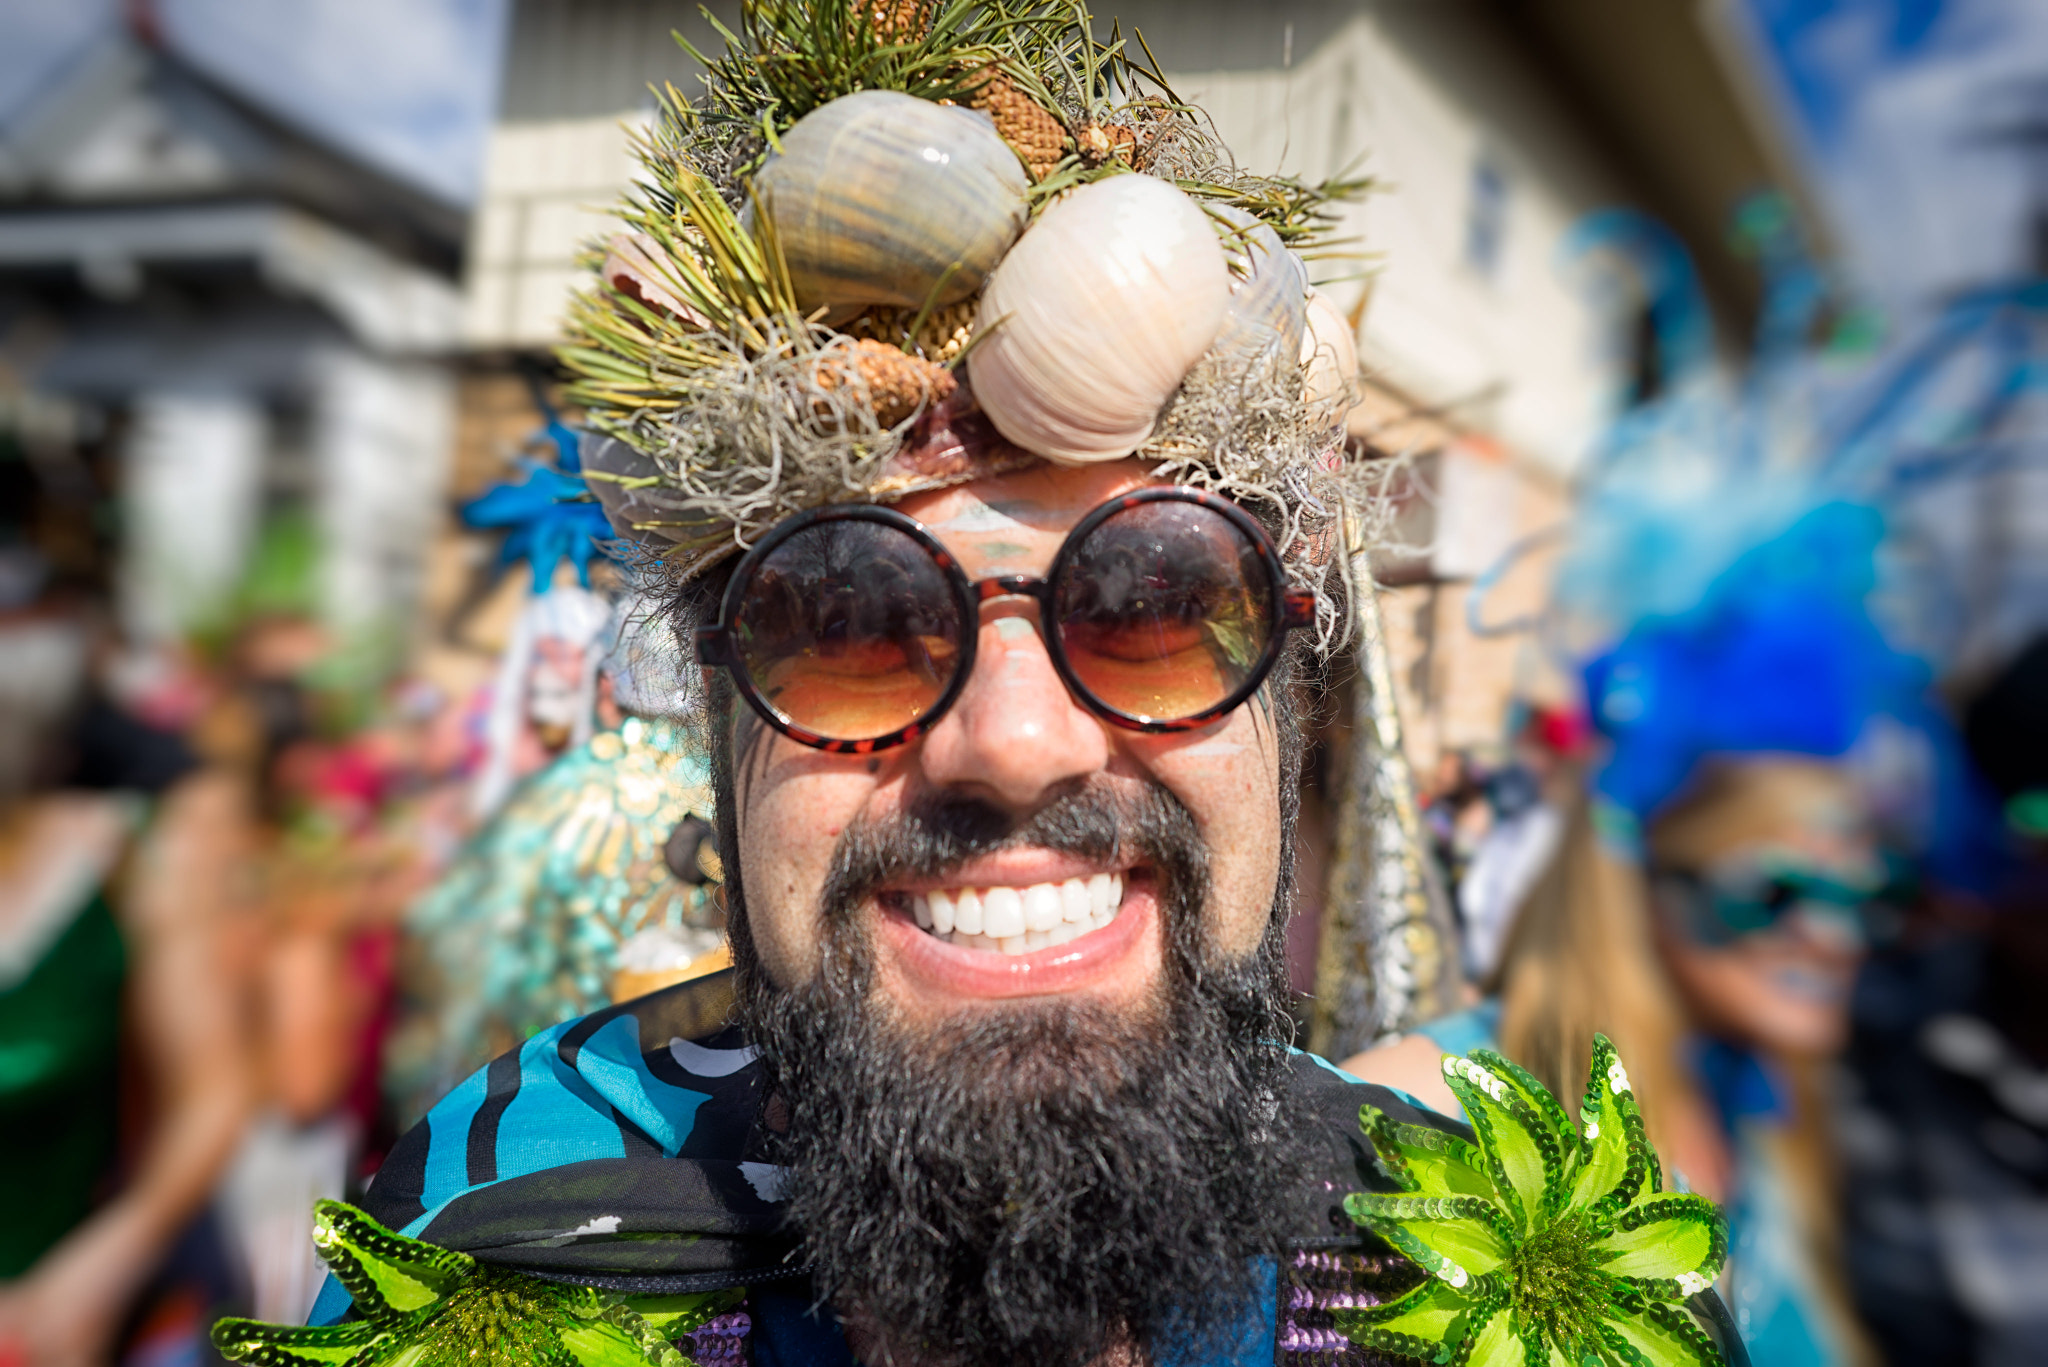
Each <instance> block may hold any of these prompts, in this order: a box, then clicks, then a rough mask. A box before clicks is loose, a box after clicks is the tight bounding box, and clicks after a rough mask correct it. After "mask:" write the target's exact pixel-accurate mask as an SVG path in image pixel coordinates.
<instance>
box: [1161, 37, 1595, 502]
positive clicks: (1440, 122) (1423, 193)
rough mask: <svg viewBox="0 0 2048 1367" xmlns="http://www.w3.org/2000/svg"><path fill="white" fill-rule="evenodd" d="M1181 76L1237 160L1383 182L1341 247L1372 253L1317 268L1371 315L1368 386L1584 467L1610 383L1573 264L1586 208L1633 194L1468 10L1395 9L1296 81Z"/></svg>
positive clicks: (1338, 294) (1349, 213)
mask: <svg viewBox="0 0 2048 1367" xmlns="http://www.w3.org/2000/svg"><path fill="white" fill-rule="evenodd" d="M1171 79H1172V81H1173V84H1174V88H1175V90H1176V91H1177V92H1178V93H1179V94H1180V95H1181V96H1182V97H1183V98H1185V99H1187V100H1189V101H1191V102H1193V103H1195V104H1198V105H1201V106H1202V107H1203V108H1205V109H1207V110H1208V111H1209V114H1210V116H1211V118H1213V119H1214V120H1215V123H1216V128H1217V131H1218V132H1219V133H1221V134H1222V136H1223V138H1224V141H1225V142H1227V143H1228V144H1229V145H1230V147H1231V149H1232V151H1233V152H1235V153H1236V155H1237V158H1238V161H1239V163H1240V164H1241V165H1243V166H1245V167H1247V168H1250V169H1253V170H1260V171H1267V170H1272V171H1286V172H1291V173H1293V174H1296V175H1300V176H1303V177H1304V178H1308V179H1320V178H1322V177H1325V176H1333V175H1339V174H1345V173H1350V174H1359V173H1364V174H1368V175H1370V176H1372V177H1373V178H1374V179H1375V181H1376V182H1377V183H1378V184H1377V188H1376V189H1375V191H1374V193H1372V194H1371V195H1369V196H1368V197H1367V198H1366V199H1365V200H1364V201H1363V202H1362V203H1360V204H1357V205H1353V206H1351V207H1349V208H1348V209H1347V210H1346V211H1345V215H1344V232H1343V234H1342V235H1343V236H1350V237H1357V238H1359V239H1360V241H1359V243H1358V244H1356V245H1357V247H1358V248H1362V249H1363V250H1364V251H1365V252H1366V253H1368V256H1367V259H1366V260H1364V261H1362V262H1359V261H1350V262H1346V261H1324V262H1317V263H1312V269H1311V277H1312V278H1315V279H1317V280H1319V281H1328V282H1330V283H1327V284H1326V285H1325V286H1324V288H1325V289H1326V290H1327V291H1328V292H1329V293H1330V294H1332V295H1333V296H1334V297H1335V298H1336V299H1337V301H1338V302H1339V303H1340V304H1341V305H1342V306H1343V307H1344V308H1345V309H1346V311H1347V312H1351V313H1353V315H1354V316H1358V317H1360V318H1361V328H1360V355H1361V358H1362V359H1363V361H1364V363H1365V365H1366V367H1367V369H1368V371H1369V372H1372V373H1376V374H1377V375H1378V376H1379V377H1380V378H1382V379H1384V380H1385V381H1387V382H1388V383H1389V384H1391V385H1392V386H1393V387H1395V388H1396V389H1398V390H1400V391H1401V392H1403V393H1405V394H1408V395H1410V396H1411V397H1414V398H1416V399H1419V400H1421V401H1422V402H1424V403H1425V404H1430V405H1437V404H1448V405H1457V406H1458V408H1457V411H1456V412H1455V413H1454V415H1453V416H1456V417H1458V418H1461V419H1463V420H1465V421H1467V422H1470V423H1473V424H1475V425H1476V426H1478V427H1480V428H1481V429H1483V430H1487V431H1490V432H1492V433H1493V435H1495V436H1497V437H1499V438H1500V439H1501V440H1502V441H1504V442H1505V443H1506V444H1507V445H1508V446H1509V447H1510V448H1512V449H1513V450H1515V451H1516V452H1517V453H1519V454H1521V455H1524V456H1527V457H1530V458H1533V459H1535V460H1537V461H1539V462H1540V463H1542V464H1543V465H1545V466H1547V467H1549V468H1550V469H1552V470H1556V471H1564V470H1568V469H1569V468H1570V467H1571V466H1572V465H1573V464H1574V463H1575V461H1576V460H1577V458H1578V456H1579V454H1580V452H1581V451H1583V450H1584V449H1585V445H1586V442H1587V440H1588V438H1589V437H1590V435H1591V434H1592V432H1593V430H1594V429H1595V427H1596V426H1597V424H1598V422H1599V420H1600V418H1601V417H1602V415H1603V414H1604V412H1605V410H1606V405H1607V402H1608V399H1609V396H1610V394H1611V392H1612V374H1613V372H1612V367H1611V366H1610V365H1609V364H1608V362H1607V361H1606V359H1605V358H1604V350H1605V337H1606V330H1605V328H1604V326H1603V323H1602V320H1601V318H1600V317H1599V315H1598V313H1597V311H1596V310H1595V309H1594V308H1593V307H1592V306H1591V305H1590V303H1589V301H1588V299H1587V298H1586V297H1585V296H1583V295H1582V294H1581V293H1579V292H1578V291H1577V290H1576V289H1575V288H1574V286H1573V284H1572V282H1571V280H1570V279H1569V278H1568V273H1567V271H1566V270H1565V269H1564V265H1565V263H1564V262H1563V260H1562V257H1561V250H1562V246H1563V243H1564V239H1565V235H1566V233H1567V232H1568V230H1569V229H1570V227H1571V225H1572V224H1573V223H1574V222H1575V221H1576V220H1577V219H1578V218H1579V217H1580V216H1581V215H1582V214H1584V213H1586V212H1587V211H1588V210H1591V209H1593V208H1596V207H1599V206H1601V205H1603V204H1609V203H1613V202H1615V200H1616V199H1617V198H1618V196H1617V195H1616V194H1615V193H1614V191H1613V188H1612V187H1611V186H1610V185H1608V184H1607V183H1606V181H1605V179H1604V178H1603V177H1602V176H1601V174H1600V173H1599V170H1598V167H1597V163H1596V162H1595V161H1594V159H1593V158H1592V157H1591V156H1590V155H1589V154H1588V153H1587V152H1586V151H1585V150H1584V149H1582V148H1581V147H1579V146H1577V145H1576V144H1575V141H1574V139H1573V138H1572V137H1571V136H1570V135H1569V134H1568V132H1567V131H1566V130H1565V129H1564V128H1563V127H1562V125H1561V123H1560V121H1559V120H1558V119H1557V118H1556V117H1555V116H1554V114H1553V113H1552V112H1551V111H1550V110H1549V108H1548V107H1547V104H1546V102H1545V101H1544V100H1543V99H1542V98H1541V96H1540V93H1539V92H1537V91H1535V90H1533V89H1531V88H1529V87H1528V85H1527V84H1526V83H1525V82H1523V81H1521V80H1519V79H1518V78H1517V73H1516V71H1515V69H1514V67H1513V64H1512V63H1511V62H1509V61H1508V60H1506V58H1505V57H1504V55H1503V54H1501V53H1499V52H1498V51H1496V50H1494V48H1493V45H1492V43H1491V42H1490V40H1489V35H1488V34H1486V33H1485V32H1484V31H1483V30H1481V29H1478V28H1477V27H1475V26H1473V25H1471V24H1469V23H1466V22H1463V21H1462V20H1461V19H1460V18H1459V15H1458V12H1457V8H1456V7H1455V6H1444V7H1441V8H1438V7H1422V6H1388V7H1384V9H1383V10H1381V11H1378V12H1368V13H1364V14H1361V15H1360V16H1359V17H1358V18H1357V19H1355V20H1354V21H1352V22H1351V23H1350V24H1349V25H1347V26H1346V27H1344V28H1343V29H1341V30H1339V31H1338V32H1337V33H1336V34H1335V35H1334V36H1333V37H1332V38H1330V39H1329V40H1328V41H1327V42H1325V43H1324V44H1323V45H1322V46H1321V47H1320V48H1318V49H1317V50H1316V51H1315V52H1314V53H1312V54H1310V55H1309V56H1308V57H1307V58H1306V59H1305V60H1302V61H1299V62H1297V63H1296V64H1295V65H1294V66H1293V67H1292V68H1291V69H1289V70H1285V71H1254V72H1216V73H1201V72H1190V73H1175V74H1173V75H1172V77H1171ZM1481 165H1485V166H1487V167H1490V168H1491V169H1492V172H1493V174H1494V175H1495V176H1496V177H1497V178H1498V181H1499V183H1500V184H1501V186H1502V194H1501V196H1500V198H1499V199H1498V201H1497V203H1498V205H1499V210H1500V212H1499V215H1498V224H1499V236H1498V248H1497V253H1496V255H1495V257H1494V259H1493V263H1492V267H1491V269H1490V270H1488V269H1484V268H1482V266H1481V264H1479V263H1477V262H1475V261H1474V260H1473V259H1472V256H1471V253H1470V251H1469V249H1468V239H1469V237H1470V234H1471V231H1472V228H1473V217H1474V212H1475V203H1474V200H1475V188H1474V187H1475V179H1476V177H1477V175H1478V168H1479V167H1480V166H1481ZM1361 276H1362V278H1360V277H1361ZM1344 277H1350V278H1344Z"/></svg>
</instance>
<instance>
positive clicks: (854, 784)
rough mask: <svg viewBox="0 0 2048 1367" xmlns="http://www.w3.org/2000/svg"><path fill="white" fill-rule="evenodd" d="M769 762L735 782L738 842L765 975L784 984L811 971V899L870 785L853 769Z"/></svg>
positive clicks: (814, 912) (814, 913)
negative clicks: (785, 768)
mask: <svg viewBox="0 0 2048 1367" xmlns="http://www.w3.org/2000/svg"><path fill="white" fill-rule="evenodd" d="M803 758H808V756H805V757H803ZM775 770H776V766H775V764H774V763H773V762H772V761H771V762H770V763H769V764H768V765H767V766H766V767H765V772H763V771H756V782H754V783H753V784H751V785H746V784H744V783H743V784H742V788H741V793H740V800H739V813H740V820H739V843H740V859H741V861H742V862H741V869H742V872H743V874H744V879H745V888H746V897H747V917H748V921H749V924H750V925H751V926H752V929H753V935H754V943H755V947H756V949H757V950H758V951H759V953H760V955H761V959H762V962H763V964H764V965H765V966H766V968H767V969H768V973H769V976H770V977H771V978H773V979H774V980H775V982H776V983H777V984H778V985H779V986H784V987H787V986H790V985H792V984H794V983H798V982H802V981H806V980H808V979H809V978H810V977H811V975H812V974H813V973H815V972H816V971H817V967H818V961H819V956H820V953H821V949H820V944H821V935H820V927H819V924H818V916H819V901H820V894H821V893H822V891H823V889H824V886H825V880H826V876H827V875H828V874H829V873H830V872H831V868H832V854H833V850H834V849H835V848H836V846H837V844H838V841H839V836H840V834H841V832H843V831H844V830H845V829H846V824H847V822H849V821H851V820H852V819H853V817H854V815H855V814H856V813H858V812H859V810H860V807H861V803H862V801H863V800H864V799H865V797H866V795H867V792H868V791H869V790H870V789H871V786H872V785H871V784H869V783H868V782H867V781H866V780H865V779H864V777H861V776H855V775H840V774H834V775H825V774H817V773H809V774H799V775H797V776H788V777H778V776H777V774H776V772H775Z"/></svg>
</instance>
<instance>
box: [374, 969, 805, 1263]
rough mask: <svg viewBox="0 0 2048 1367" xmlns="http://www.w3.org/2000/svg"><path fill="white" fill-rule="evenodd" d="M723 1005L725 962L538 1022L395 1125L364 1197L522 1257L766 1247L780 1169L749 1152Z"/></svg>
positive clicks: (747, 1088)
mask: <svg viewBox="0 0 2048 1367" xmlns="http://www.w3.org/2000/svg"><path fill="white" fill-rule="evenodd" d="M731 1006H732V984H731V974H730V973H729V972H728V973H721V974H714V975H712V976H710V977H706V978H700V979H696V980H694V981H691V982H687V983H682V984H679V985H677V986H675V987H671V988H668V989H665V990H663V991H661V992H657V993H653V994H651V995H649V996H646V997H642V998H639V999H637V1000H634V1001H630V1002H624V1003H621V1004H619V1005H617V1006H612V1007H608V1008H606V1009H605V1010H602V1011H598V1012H594V1013H592V1014H591V1015H588V1016H584V1017H582V1018H580V1019H578V1020H573V1021H568V1022H565V1023H563V1024H561V1025H556V1026H553V1027H550V1028H549V1029H547V1030H543V1031H541V1032H540V1033H539V1034H537V1035H535V1036H534V1037H533V1038H531V1039H529V1040H528V1041H526V1043H525V1044H523V1045H521V1046H520V1047H519V1048H518V1049H516V1050H513V1051H511V1052H510V1053H507V1054H504V1055H502V1056H500V1057H499V1058H496V1059H494V1060H492V1061H491V1063H490V1064H488V1065H487V1066H485V1067H484V1068H482V1069H480V1070H479V1071H478V1072H476V1073H474V1074H472V1075H471V1076H470V1077H469V1078H467V1079H466V1080H464V1081H463V1082H462V1083H461V1084H460V1085H458V1086H457V1087H456V1088H455V1089H454V1090H453V1091H451V1092H449V1094H448V1095H447V1096H445V1097H443V1098H442V1099H441V1100H440V1102H439V1103H437V1104H436V1105H435V1106H434V1107H433V1109H432V1110H431V1111H429V1112H428V1114H427V1117H426V1119H424V1120H422V1121H421V1122H420V1123H419V1124H418V1125H417V1126H415V1127H414V1128H413V1129H412V1130H410V1131H409V1132H407V1134H406V1135H405V1137H404V1138H402V1139H401V1140H400V1141H399V1143H398V1144H397V1146H396V1147H394V1148H393V1150H392V1152H391V1155H390V1157H389V1158H388V1159H387V1160H386V1161H385V1163H384V1166H383V1168H382V1169H380V1170H379V1172H378V1174H377V1177H376V1180H375V1181H374V1182H373V1183H372V1184H371V1187H370V1190H369V1191H368V1192H367V1193H366V1195H365V1199H364V1202H363V1205H364V1208H365V1210H367V1211H368V1213H369V1214H370V1215H372V1216H373V1217H375V1218H376V1219H377V1220H378V1221H380V1222H381V1223H383V1224H385V1225H386V1226H388V1227H390V1228H392V1229H394V1230H398V1231H400V1232H402V1233H406V1234H409V1235H413V1236H416V1237H420V1238H424V1239H426V1240H428V1241H429V1242H432V1243H435V1244H439V1245H441V1246H442V1247H446V1248H455V1249H459V1250H461V1251H463V1252H467V1253H471V1254H474V1255H476V1256H477V1257H479V1258H482V1259H484V1260H485V1261H489V1262H499V1263H504V1264H507V1265H511V1266H517V1267H523V1268H533V1269H540V1270H553V1271H561V1272H572V1273H573V1272H578V1271H596V1270H599V1269H602V1270H603V1271H604V1272H605V1273H606V1274H607V1275H608V1276H646V1277H654V1278H670V1277H679V1276H687V1277H700V1276H710V1277H712V1279H713V1280H717V1279H721V1278H725V1277H728V1276H730V1275H731V1274H733V1273H736V1272H739V1271H741V1270H744V1269H747V1268H752V1267H758V1266H760V1265H761V1264H762V1262H763V1261H764V1260H766V1261H771V1262H772V1261H773V1260H774V1259H775V1258H777V1257H779V1256H780V1253H781V1252H782V1251H784V1250H783V1249H782V1247H781V1243H782V1240H781V1238H780V1236H779V1231H780V1226H781V1222H782V1216H781V1208H780V1204H779V1201H780V1170H779V1169H776V1168H774V1167H773V1166H772V1165H771V1164H769V1163H767V1162H766V1161H764V1160H763V1158H762V1156H761V1155H760V1154H759V1153H758V1152H757V1150H758V1142H757V1136H756V1134H755V1130H754V1126H755V1121H756V1119H757V1117H758V1114H759V1110H760V1096H759V1088H760V1068H759V1066H758V1064H757V1063H756V1060H755V1053H754V1050H753V1048H752V1047H751V1045H749V1043H748V1042H747V1040H746V1037H745V1036H744V1034H743V1033H742V1032H741V1031H740V1030H739V1029H738V1027H736V1026H733V1025H731V1024H729V1023H728V1018H729V1016H730V1013H731ZM771 1244H772V1245H775V1247H774V1248H772V1249H771V1248H770V1247H769V1245H771ZM678 1289H680V1288H678Z"/></svg>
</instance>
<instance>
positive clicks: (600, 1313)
mask: <svg viewBox="0 0 2048 1367" xmlns="http://www.w3.org/2000/svg"><path fill="white" fill-rule="evenodd" d="M313 1245H314V1247H315V1248H316V1249H318V1250H319V1253H320V1257H321V1258H322V1259H323V1260H324V1261H325V1262H326V1263H327V1266H328V1267H329V1269H331V1270H332V1271H333V1273H334V1276H335V1279H336V1280H338V1281H339V1282H340V1283H341V1284H342V1286H343V1287H344V1288H346V1289H347V1291H348V1293H349V1295H350V1296H351V1297H353V1298H354V1300H355V1304H356V1309H357V1310H359V1311H360V1312H361V1313H362V1318H361V1319H358V1320H351V1321H349V1322H347V1323H343V1324H336V1325H326V1326H288V1325H282V1324H265V1323H262V1322H261V1321H258V1320H245V1319H224V1320H222V1321H220V1322H219V1323H218V1324H216V1325H214V1327H213V1342H214V1346H215V1347H216V1348H218V1349H219V1350H220V1354H221V1356H222V1357H224V1358H226V1359H228V1360H229V1361H230V1362H249V1363H254V1364H256V1365H257V1367H386V1365H387V1364H390V1365H391V1367H527V1364H534V1365H535V1367H688V1364H689V1359H688V1358H686V1357H684V1356H683V1355H682V1353H681V1352H679V1351H677V1349H676V1347H675V1345H674V1344H673V1343H671V1342H670V1341H669V1340H670V1339H672V1338H675V1337H677V1336H679V1335H682V1334H685V1333H688V1332H689V1331H690V1330H692V1329H694V1328H696V1327H697V1326H698V1325H700V1324H702V1323H704V1322H705V1321H706V1320H708V1319H710V1318H711V1317H712V1316H713V1315H716V1314H718V1313H720V1312H721V1311H722V1310H724V1309H726V1308H727V1306H728V1305H730V1304H731V1303H732V1302H734V1301H736V1300H737V1299H738V1297H739V1293H738V1292H710V1293H707V1294H703V1295H695V1296H663V1297H640V1298H634V1299H632V1300H631V1302H630V1303H629V1302H628V1301H627V1300H626V1299H624V1298H621V1297H616V1296H607V1295H605V1294H604V1293H603V1292H601V1291H597V1290H594V1289H592V1288H590V1287H587V1286H566V1285H562V1284H559V1283H556V1282H545V1281H541V1280H539V1279H537V1278H534V1277H525V1276H521V1275H520V1274H519V1273H516V1272H509V1271H506V1270H504V1269H502V1268H494V1267H489V1266H486V1265H484V1264H482V1263H479V1262H478V1261H477V1260H476V1259H474V1258H472V1257H470V1256H469V1255H468V1254H466V1253H456V1252H453V1251H452V1250H449V1249H445V1248H437V1247H435V1246H434V1245H433V1244H428V1243H422V1242H420V1241H419V1240H417V1239H408V1238H405V1237H403V1236H402V1235H398V1234H393V1233H392V1232H391V1231H390V1230H388V1229H386V1228H384V1226H382V1225H380V1224H378V1223H377V1222H376V1221H375V1220H372V1219H371V1218H370V1217H369V1216H367V1215H365V1214H363V1213H362V1212H361V1211H359V1210H357V1209H356V1208H355V1207H354V1206H348V1205H344V1204H342V1203H341V1202H339V1201H321V1202H319V1203H317V1204H316V1205H315V1206H314V1208H313Z"/></svg>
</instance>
